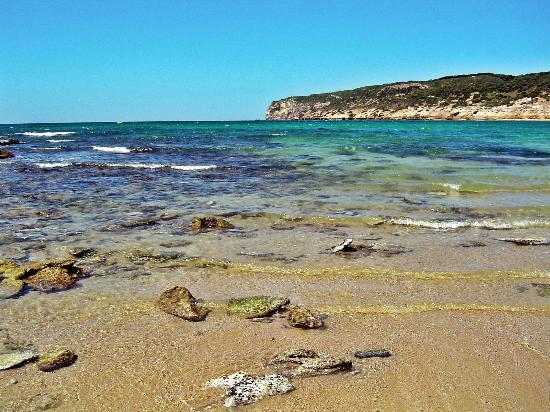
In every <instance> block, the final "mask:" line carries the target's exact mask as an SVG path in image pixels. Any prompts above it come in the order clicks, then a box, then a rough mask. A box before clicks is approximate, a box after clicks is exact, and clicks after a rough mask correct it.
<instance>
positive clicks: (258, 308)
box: [227, 296, 290, 319]
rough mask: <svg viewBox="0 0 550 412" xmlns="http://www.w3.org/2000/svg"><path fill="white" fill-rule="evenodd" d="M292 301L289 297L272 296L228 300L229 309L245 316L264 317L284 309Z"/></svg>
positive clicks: (249, 317) (233, 312)
mask: <svg viewBox="0 0 550 412" xmlns="http://www.w3.org/2000/svg"><path fill="white" fill-rule="evenodd" d="M289 303H290V300H289V299H288V298H281V297H272V296H249V297H245V298H237V299H231V300H229V302H227V311H228V312H229V313H232V314H240V315H243V316H244V317H245V318H248V319H251V318H263V317H266V316H270V315H272V314H274V313H275V312H278V311H279V310H282V309H284V308H285V307H286V305H288V304H289Z"/></svg>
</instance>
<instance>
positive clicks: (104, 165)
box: [36, 162, 218, 172]
mask: <svg viewBox="0 0 550 412" xmlns="http://www.w3.org/2000/svg"><path fill="white" fill-rule="evenodd" d="M36 166H38V167H40V168H41V169H52V168H60V167H71V166H73V167H97V168H116V169H122V168H132V169H174V170H183V171H190V172H192V171H201V170H212V169H217V168H218V166H216V165H170V164H158V163H98V164H96V163H67V162H54V163H36Z"/></svg>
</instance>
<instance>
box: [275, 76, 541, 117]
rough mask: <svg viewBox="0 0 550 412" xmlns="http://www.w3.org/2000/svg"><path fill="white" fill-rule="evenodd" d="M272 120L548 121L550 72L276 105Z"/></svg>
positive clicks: (399, 86)
mask: <svg viewBox="0 0 550 412" xmlns="http://www.w3.org/2000/svg"><path fill="white" fill-rule="evenodd" d="M266 118H267V119H268V120H415V119H426V120H528V119H532V120H550V72H543V73H533V74H527V75H522V76H508V75H501V74H491V73H481V74H473V75H464V76H450V77H443V78H440V79H436V80H429V81H420V82H404V83H393V84H385V85H378V86H367V87H361V88H358V89H354V90H345V91H340V92H334V93H322V94H314V95H310V96H296V97H289V98H286V99H282V100H278V101H274V102H273V103H271V105H270V106H269V108H268V110H267V114H266Z"/></svg>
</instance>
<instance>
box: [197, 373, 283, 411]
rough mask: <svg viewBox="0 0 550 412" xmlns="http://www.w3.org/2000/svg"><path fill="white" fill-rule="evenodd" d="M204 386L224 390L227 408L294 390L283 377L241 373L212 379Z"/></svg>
mask: <svg viewBox="0 0 550 412" xmlns="http://www.w3.org/2000/svg"><path fill="white" fill-rule="evenodd" d="M206 386H207V387H210V388H223V389H225V391H226V392H225V401H224V405H225V406H226V407H228V408H232V407H236V406H241V405H249V404H251V403H254V402H258V401H259V400H260V399H262V398H263V397H264V396H274V395H281V394H284V393H288V392H290V391H292V390H293V389H294V386H292V383H290V380H289V379H288V378H287V377H285V376H281V375H266V376H260V377H254V376H253V375H251V374H249V373H247V372H242V371H239V372H236V373H234V374H232V375H229V376H223V377H221V378H217V379H212V380H211V381H209V382H208V383H207V384H206Z"/></svg>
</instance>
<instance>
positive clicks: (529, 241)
mask: <svg viewBox="0 0 550 412" xmlns="http://www.w3.org/2000/svg"><path fill="white" fill-rule="evenodd" d="M499 240H500V241H501V242H511V243H515V244H516V245H520V246H541V245H550V239H543V238H501V239H499Z"/></svg>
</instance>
